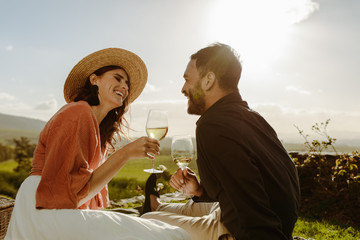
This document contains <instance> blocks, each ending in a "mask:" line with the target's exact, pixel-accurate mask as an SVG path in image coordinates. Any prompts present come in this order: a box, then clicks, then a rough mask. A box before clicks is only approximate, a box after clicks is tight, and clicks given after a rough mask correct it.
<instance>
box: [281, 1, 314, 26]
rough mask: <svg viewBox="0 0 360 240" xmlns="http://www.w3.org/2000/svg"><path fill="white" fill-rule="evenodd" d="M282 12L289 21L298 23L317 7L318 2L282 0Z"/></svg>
mask: <svg viewBox="0 0 360 240" xmlns="http://www.w3.org/2000/svg"><path fill="white" fill-rule="evenodd" d="M283 4H284V5H283V6H284V8H283V10H282V11H283V12H284V15H285V17H286V18H287V19H288V20H289V22H290V23H292V24H293V23H298V22H301V21H303V20H305V19H307V18H308V17H309V16H310V15H311V14H312V13H313V12H315V11H316V10H318V9H319V4H318V3H316V2H313V1H312V0H284V1H283Z"/></svg>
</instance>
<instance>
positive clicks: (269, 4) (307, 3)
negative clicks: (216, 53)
mask: <svg viewBox="0 0 360 240" xmlns="http://www.w3.org/2000/svg"><path fill="white" fill-rule="evenodd" d="M317 9H318V4H317V3H315V2H313V1H312V0H272V1H268V0H216V1H214V5H213V8H212V11H211V12H210V14H209V19H208V22H209V25H208V29H207V34H208V36H209V37H210V39H214V41H219V42H224V43H227V44H229V45H231V46H233V47H234V48H235V49H237V50H238V51H239V53H240V54H241V58H242V60H243V61H244V62H243V64H245V65H247V69H248V70H249V71H255V72H257V73H259V71H262V72H263V74H265V72H266V70H267V64H268V63H269V62H270V61H274V60H276V59H277V58H279V57H281V56H282V55H283V54H284V53H285V52H286V51H285V50H286V47H287V46H288V45H289V44H290V37H289V36H290V32H291V26H292V25H293V24H295V23H298V22H300V21H302V20H304V19H306V18H307V17H308V16H309V15H310V14H311V13H312V12H314V11H315V10H317ZM251 69H252V70H251ZM259 74H261V73H259Z"/></svg>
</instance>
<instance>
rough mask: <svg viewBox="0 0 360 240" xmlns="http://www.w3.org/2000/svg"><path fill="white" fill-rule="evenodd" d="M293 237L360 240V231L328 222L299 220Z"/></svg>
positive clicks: (318, 239)
mask: <svg viewBox="0 0 360 240" xmlns="http://www.w3.org/2000/svg"><path fill="white" fill-rule="evenodd" d="M293 236H299V237H303V238H313V239H316V240H331V239H334V240H335V239H336V240H340V239H341V240H354V239H360V229H355V228H354V227H351V226H339V225H336V224H331V223H329V222H326V221H318V220H309V219H305V218H299V219H298V221H297V222H296V224H295V229H294V232H293Z"/></svg>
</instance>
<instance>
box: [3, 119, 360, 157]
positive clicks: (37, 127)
mask: <svg viewBox="0 0 360 240" xmlns="http://www.w3.org/2000/svg"><path fill="white" fill-rule="evenodd" d="M45 124H46V122H45V121H42V120H38V119H32V118H26V117H20V116H13V115H7V114H2V113H0V143H1V144H5V145H7V144H9V145H12V144H13V143H12V139H14V138H20V137H26V138H28V139H29V140H30V143H32V144H37V141H38V138H39V134H40V132H41V130H42V129H43V127H44V126H45ZM296 131H297V130H296V129H295V128H294V132H296ZM339 140H340V139H339ZM123 144H125V142H122V143H121V144H119V145H120V146H121V145H123ZM170 145H171V138H165V139H164V140H162V141H161V149H162V153H163V154H169V151H170ZM283 145H284V147H285V148H286V150H288V151H289V152H292V151H299V152H305V151H306V147H305V146H304V144H303V143H301V142H298V143H288V142H283ZM335 146H336V149H337V150H338V151H339V152H347V153H349V152H352V151H355V150H357V151H360V146H359V145H355V144H354V145H335ZM329 151H331V150H330V149H329Z"/></svg>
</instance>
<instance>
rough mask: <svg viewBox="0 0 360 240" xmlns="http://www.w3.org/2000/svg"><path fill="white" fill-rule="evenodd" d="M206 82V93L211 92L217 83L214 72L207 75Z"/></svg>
mask: <svg viewBox="0 0 360 240" xmlns="http://www.w3.org/2000/svg"><path fill="white" fill-rule="evenodd" d="M204 80H205V81H204V82H203V84H204V85H203V87H204V90H205V91H208V90H210V89H211V88H212V87H213V86H215V81H216V77H215V73H213V72H208V73H207V74H206V77H205V79H204Z"/></svg>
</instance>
